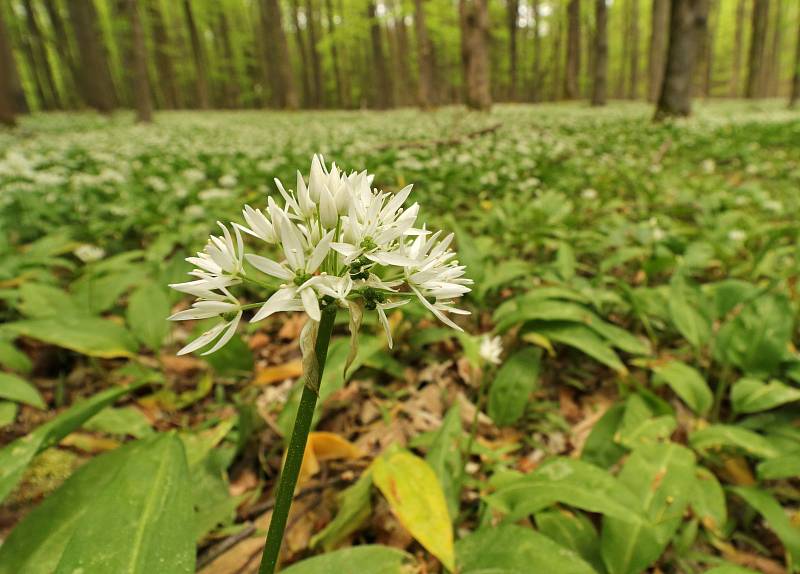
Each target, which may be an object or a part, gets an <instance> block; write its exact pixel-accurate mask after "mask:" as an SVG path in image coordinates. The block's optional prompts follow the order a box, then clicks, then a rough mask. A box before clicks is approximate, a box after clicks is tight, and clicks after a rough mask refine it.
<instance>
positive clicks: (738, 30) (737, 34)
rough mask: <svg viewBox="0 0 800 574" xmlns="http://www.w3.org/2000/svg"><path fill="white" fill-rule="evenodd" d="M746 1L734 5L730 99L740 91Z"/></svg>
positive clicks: (740, 0)
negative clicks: (734, 18)
mask: <svg viewBox="0 0 800 574" xmlns="http://www.w3.org/2000/svg"><path fill="white" fill-rule="evenodd" d="M746 2H747V0H739V1H738V2H737V4H736V24H735V28H734V36H733V66H732V70H731V83H730V87H729V93H730V96H731V97H732V98H735V97H737V96H738V95H739V93H740V90H741V89H742V52H743V50H744V14H745V8H746Z"/></svg>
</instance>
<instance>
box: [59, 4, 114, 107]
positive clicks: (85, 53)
mask: <svg viewBox="0 0 800 574" xmlns="http://www.w3.org/2000/svg"><path fill="white" fill-rule="evenodd" d="M68 7H69V15H70V20H71V22H72V29H73V31H74V32H75V38H76V40H77V44H78V53H79V54H80V73H81V86H82V88H81V91H82V93H83V95H84V99H85V100H86V103H87V104H89V105H90V106H91V107H93V108H95V109H96V110H98V111H99V112H101V113H109V112H111V111H112V109H113V108H114V100H115V98H114V87H113V83H112V81H111V76H110V75H109V68H108V60H107V58H106V51H105V47H104V46H103V40H102V36H101V33H100V24H99V21H98V17H97V11H96V10H95V5H94V2H86V1H85V0H69V2H68Z"/></svg>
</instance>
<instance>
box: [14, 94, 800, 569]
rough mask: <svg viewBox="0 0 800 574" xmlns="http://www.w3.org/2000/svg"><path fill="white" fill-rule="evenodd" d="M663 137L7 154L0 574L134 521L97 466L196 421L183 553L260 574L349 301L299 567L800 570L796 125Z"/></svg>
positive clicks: (133, 147) (251, 125)
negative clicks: (289, 465)
mask: <svg viewBox="0 0 800 574" xmlns="http://www.w3.org/2000/svg"><path fill="white" fill-rule="evenodd" d="M650 116H651V109H650V107H648V106H645V105H640V104H614V105H611V106H609V107H608V108H606V109H601V110H595V109H590V108H588V107H585V106H583V105H577V104H576V105H567V104H560V105H547V104H545V105H541V106H535V107H532V106H517V105H514V106H498V107H496V108H495V110H494V111H492V112H491V114H470V113H467V112H465V111H463V110H460V109H455V108H448V109H443V110H439V111H436V112H431V113H421V112H417V111H412V110H405V111H395V112H386V113H372V112H298V113H272V112H213V113H211V112H209V113H202V114H198V113H189V112H174V113H163V114H160V115H158V116H157V118H156V120H157V121H156V123H155V124H154V125H153V126H133V125H132V123H131V118H130V117H129V116H126V115H118V116H115V117H112V118H103V117H99V116H94V115H85V116H83V115H41V116H36V117H32V118H23V119H22V125H21V127H20V128H19V129H18V130H17V131H15V132H13V133H12V132H3V133H0V445H2V446H3V447H5V448H3V449H2V450H0V501H1V503H2V506H0V540H5V541H6V542H5V543H4V544H2V545H0V574H5V573H11V572H14V573H17V572H25V571H34V570H26V568H32V566H31V565H32V564H44V565H48V564H57V563H58V561H59V560H62V559H63V555H69V552H71V551H72V550H71V548H72V546H71V545H70V544H72V543H70V544H67V538H64V536H65V535H59V536H61V538H59V537H58V536H56V535H55V534H53V532H55V531H51V530H48V529H57V528H60V526H59V523H58V521H57V520H51V518H52V517H53V516H56V517H65V518H64V520H67V518H68V517H70V516H76V515H75V514H70V512H73V513H75V512H78V511H77V510H76V508H78V507H77V506H75V508H72V507H70V506H69V504H68V503H67V502H59V500H66V499H65V498H64V496H65V495H64V492H67V493H68V495H69V497H70V499H71V500H73V501H76V500H77V501H83V502H82V503H81V504H82V505H83V506H80V508H81V509H82V510H81V512H83V509H85V508H91V512H92V513H93V514H91V516H94V517H95V519H93V520H95V521H96V523H97V524H105V523H104V522H103V520H106V519H107V520H108V529H109V531H111V530H113V529H115V528H122V526H120V525H119V524H118V523H119V521H115V520H114V516H115V515H114V511H112V510H108V511H107V514H104V512H106V511H105V510H104V509H103V508H101V507H100V506H98V505H100V504H101V502H96V503H94V502H92V499H93V494H92V493H93V492H94V491H97V492H100V491H108V492H110V493H111V494H114V493H115V491H113V488H114V487H113V486H112V485H111V483H108V482H107V481H106V482H102V480H103V479H102V478H100V477H101V476H105V475H107V473H103V472H100V471H99V470H93V469H94V468H100V467H99V466H98V462H99V464H103V461H104V460H113V459H112V458H105V457H111V456H117V457H118V458H119V459H121V457H123V456H124V455H125V453H126V452H138V453H140V454H139V455H137V456H140V458H141V459H142V460H144V459H146V458H147V457H146V456H145V454H142V453H146V452H149V451H147V450H146V449H147V448H150V447H148V446H147V445H161V444H162V442H163V441H162V442H159V440H158V439H159V437H162V438H163V437H173V435H171V434H170V432H169V431H175V435H174V436H177V437H179V439H180V440H179V441H177V443H176V444H177V445H178V446H177V447H176V448H178V449H179V450H180V449H182V450H183V452H184V453H185V457H186V461H187V464H186V465H185V466H186V472H185V474H186V477H187V478H186V480H187V482H186V488H185V489H184V490H185V492H187V493H189V494H187V495H186V496H187V497H188V498H187V506H186V508H188V509H189V510H188V511H187V512H189V518H188V519H187V520H188V522H186V523H183V527H182V529H183V530H186V531H190V534H189V538H188V539H187V540H188V544H190V546H191V548H190V549H189V554H190V556H189V557H188V558H186V560H185V561H184V565H185V564H188V563H189V562H190V561H191V560H192V559H194V556H195V554H194V551H193V549H195V548H196V551H197V552H196V567H197V569H198V570H202V569H205V572H208V573H222V574H226V573H234V572H252V571H254V569H255V568H257V564H258V559H259V556H260V551H261V547H262V546H263V534H264V531H265V528H266V525H267V524H268V523H269V516H270V511H271V509H272V504H273V498H272V491H273V488H274V486H275V483H276V479H277V476H278V471H279V469H280V465H281V458H282V453H283V449H284V445H285V441H286V439H287V437H288V434H289V430H290V429H291V428H292V424H293V422H294V415H295V412H296V410H297V403H298V402H299V399H300V392H301V389H302V378H301V374H302V370H303V360H302V358H301V345H302V344H303V342H304V341H306V342H307V341H308V336H309V335H308V332H309V326H310V325H313V324H314V323H315V322H316V321H319V320H320V317H321V315H322V314H323V313H324V312H325V310H326V308H331V307H333V306H335V307H337V308H338V309H340V312H339V313H338V315H337V316H336V323H335V325H334V331H333V339H332V340H331V345H330V349H329V352H328V361H327V366H326V369H325V372H324V375H323V378H322V381H321V384H320V387H319V389H318V391H319V396H320V403H319V405H318V407H317V411H316V415H315V417H314V421H313V424H314V428H313V432H312V434H311V438H310V447H309V450H307V453H306V459H305V462H304V464H303V467H302V469H301V474H300V482H299V486H298V491H297V492H298V494H297V497H296V500H295V505H294V507H293V509H292V513H291V515H290V519H289V527H288V530H287V537H286V545H285V548H284V552H283V557H284V560H285V561H286V562H298V561H301V560H303V559H307V558H308V557H311V556H313V555H316V554H327V553H333V552H335V551H336V550H337V549H339V548H341V547H350V546H364V545H372V546H371V548H372V549H373V550H374V551H375V554H374V555H370V556H367V555H366V554H364V555H360V556H359V558H358V559H363V560H366V562H365V563H371V564H373V565H383V564H385V565H387V566H386V568H389V567H390V566H391V565H394V566H393V567H395V568H400V566H399V564H401V563H406V564H413V565H415V566H416V567H417V568H419V569H421V570H420V571H423V572H442V571H444V567H445V566H446V567H448V568H450V569H452V567H453V566H454V565H457V567H458V569H459V572H461V573H462V574H469V573H470V572H478V571H481V570H482V569H488V568H490V567H491V568H497V569H498V570H503V571H504V572H505V571H509V572H523V571H526V570H524V568H526V567H534V566H535V571H540V572H556V571H558V572H562V571H563V572H574V573H577V574H591V573H595V574H604V573H608V574H635V573H638V572H642V571H646V570H647V569H653V570H652V571H655V572H663V573H678V572H680V573H692V574H693V573H698V574H699V573H700V572H705V571H707V570H709V569H711V568H713V567H722V568H721V569H720V570H718V572H719V574H723V573H728V574H730V573H734V572H735V573H739V572H763V573H765V574H774V573H779V572H788V571H791V568H797V566H798V564H800V528H798V526H797V525H798V523H800V522H799V521H800V511H799V510H798V508H799V507H800V503H799V502H798V501H800V481H799V480H798V477H799V476H800V467H798V464H797V460H798V458H800V429H798V426H797V420H798V418H800V354H798V352H797V349H796V345H798V344H800V340H798V336H797V318H798V308H799V307H800V299H799V298H800V295H798V292H797V279H798V272H799V271H800V267H799V266H798V249H800V216H799V215H798V214H800V114H798V113H797V112H794V113H793V112H790V111H787V110H786V109H785V107H784V104H783V102H762V103H759V104H750V103H742V102H711V103H705V104H704V103H702V102H701V103H698V105H697V109H696V115H695V117H694V118H692V119H690V120H688V121H682V122H678V123H667V124H660V125H655V124H652V123H651V122H650ZM315 154H319V157H315ZM334 163H335V166H334ZM298 172H299V174H298ZM217 222H220V223H217ZM209 236H211V239H209ZM187 258H188V261H187V260H186V259H187ZM187 273H192V275H191V276H187ZM170 285H171V286H172V287H174V289H170V288H169V286H170ZM168 317H171V318H172V319H175V320H176V321H175V322H169V321H167V318H168ZM309 318H310V319H311V321H309ZM354 333H355V334H354ZM351 337H352V339H351ZM201 353H208V354H202V355H201ZM124 384H131V385H134V386H135V388H134V389H133V390H131V391H129V392H127V391H126V392H125V393H122V392H119V394H116V395H114V394H113V393H115V392H118V391H119V389H121V388H122V387H121V385H124ZM109 393H112V394H109ZM87 399H88V400H87ZM82 400H83V401H85V402H83V403H82V402H80V401H82ZM115 400H116V402H114V401H115ZM91 401H97V405H98V406H97V407H96V408H95V410H92V411H91V413H90V414H86V413H88V412H89V411H86V412H85V413H84V414H82V415H81V416H72V417H71V418H70V417H69V416H64V413H70V412H72V413H75V412H78V411H75V410H74V409H76V408H77V409H81V408H84V410H85V407H82V406H81V405H84V406H85V405H87V404H90V403H91ZM106 405H110V406H106ZM102 407H106V408H104V409H103V410H101V408H102ZM69 408H72V409H73V410H72V411H69V410H68V409H69ZM87 408H88V407H87ZM92 408H94V407H92ZM42 425H45V426H44V427H43V426H42ZM42 428H44V429H45V430H44V431H42V430H41V429H42ZM23 437H28V438H26V439H23V440H24V441H25V442H24V443H23V442H14V441H15V440H17V439H20V438H23ZM31 437H32V438H31ZM173 438H174V437H173ZM164 440H167V438H164ZM37 441H38V442H37ZM134 441H138V442H136V443H135V444H132V443H134ZM34 443H35V444H34ZM22 444H25V445H30V444H34V446H33V447H30V446H26V447H25V449H27V450H25V449H23V450H24V452H23V451H21V450H20V448H21V446H20V445H22ZM164 444H166V443H164ZM137 445H139V446H137ZM141 445H144V446H141ZM156 448H167V447H166V446H157V447H153V449H156ZM170 448H171V447H170ZM125 449H128V451H126V450H125ZM136 449H140V450H138V451H137V450H136ZM20 452H23V455H20ZM152 452H161V451H156V450H152ZM107 453H110V454H107ZM153 456H155V455H153ZM159 456H161V455H159ZM153 460H156V459H155V458H154V459H153ZM142 464H144V463H142ZM92 465H95V466H92ZM123 466H124V465H123ZM146 468H150V467H146V466H142V467H141V469H140V470H137V472H138V473H139V474H142V473H144V474H147V473H148V471H147V470H142V469H146ZM153 468H155V467H153ZM79 469H80V470H79ZM93 472H94V473H95V475H96V482H92V481H91V480H89V479H88V478H83V477H85V476H90V477H91V476H95V475H92V474H91V473H93ZM120 472H122V471H120ZM176 472H177V471H176ZM181 472H183V471H181ZM70 476H72V477H73V478H72V479H69V481H68V482H67V484H66V487H65V488H66V490H65V488H59V487H61V485H62V484H63V483H64V481H65V480H67V479H68V478H69V477H70ZM176 476H177V475H176ZM76 477H77V478H76ZM175 481H178V478H175ZM178 483H179V481H178V482H175V484H178ZM81 488H83V489H84V490H81ZM111 494H109V495H108V496H109V497H111ZM128 494H130V493H128ZM128 494H126V495H125V496H128ZM114 495H115V496H117V495H119V496H121V494H119V493H117V494H114ZM59 496H61V497H62V498H61V499H59ZM82 496H83V498H81V497H82ZM130 496H131V497H134V495H133V494H130ZM164 496H165V497H166V498H165V500H166V499H170V500H172V499H177V498H180V497H178V496H177V495H174V496H173V495H170V496H167V494H165V495H164ZM101 498H102V497H101ZM134 498H135V497H134ZM76 504H77V503H73V505H76ZM92 504H94V506H92ZM48 505H49V506H48ZM164 508H167V510H168V511H169V512H172V510H170V509H171V508H172V507H169V505H165V506H164ZM165 512H166V511H165ZM174 512H175V513H179V512H178V510H175V511H174ZM65 524H66V522H65ZM451 526H452V528H451ZM64 528H65V529H66V528H67V527H64ZM176 530H181V528H176ZM66 531H67V530H59V532H66ZM114 531H115V532H121V531H118V530H114ZM70 536H72V535H71V534H70ZM62 538H63V543H62V542H59V540H62ZM43 540H49V541H51V543H50V544H46V545H45V544H43V543H42V541H43ZM70 540H71V538H70ZM76 544H77V543H76ZM59 545H60V546H59ZM386 547H389V548H392V549H394V550H391V553H390V554H386V552H389V551H388V550H386ZM331 555H333V554H331ZM565 557H566V558H565ZM354 559H355V558H354ZM65 560H66V559H65ZM317 560H318V559H317ZM370 561H372V562H370ZM68 562H69V561H68V560H67V562H65V563H68ZM300 563H301V564H302V562H300ZM305 564H311V562H306V563H305ZM318 564H320V563H318ZM531 565H533V566H531ZM725 565H727V566H728V567H729V568H731V569H727V570H726V569H724V566H725ZM735 566H737V567H739V568H741V569H740V570H735V569H733V568H734V567H735ZM375 567H376V568H377V566H375ZM567 567H569V568H572V569H570V570H566V569H565V568H567ZM315 571H317V570H299V569H298V570H297V573H298V574H300V573H301V572H315ZM319 571H324V570H319ZM363 571H364V572H369V570H368V569H365V570H363ZM385 571H386V572H394V571H396V570H390V569H387V570H385ZM397 571H399V570H397ZM527 571H531V570H527ZM647 571H650V570H647Z"/></svg>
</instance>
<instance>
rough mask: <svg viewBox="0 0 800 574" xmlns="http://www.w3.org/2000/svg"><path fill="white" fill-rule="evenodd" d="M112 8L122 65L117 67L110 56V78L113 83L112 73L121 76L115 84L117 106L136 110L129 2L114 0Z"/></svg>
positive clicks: (114, 30)
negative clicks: (132, 91)
mask: <svg viewBox="0 0 800 574" xmlns="http://www.w3.org/2000/svg"><path fill="white" fill-rule="evenodd" d="M110 8H111V10H112V14H111V31H112V34H113V36H114V41H115V43H116V45H117V51H118V52H119V59H120V63H121V65H115V64H114V62H111V59H110V58H111V55H110V54H109V55H108V57H109V77H111V80H112V82H113V81H114V77H113V75H112V71H114V72H115V73H117V74H118V75H119V81H118V82H116V83H115V90H116V93H117V98H118V101H117V104H119V105H121V106H122V107H127V108H134V107H136V106H135V103H134V101H133V94H131V93H130V92H131V88H132V87H133V84H134V82H135V80H134V78H133V69H132V68H131V65H130V63H131V62H133V42H132V41H131V39H132V34H131V24H130V17H129V15H128V12H129V9H128V0H114V1H113V2H112V3H111V6H110Z"/></svg>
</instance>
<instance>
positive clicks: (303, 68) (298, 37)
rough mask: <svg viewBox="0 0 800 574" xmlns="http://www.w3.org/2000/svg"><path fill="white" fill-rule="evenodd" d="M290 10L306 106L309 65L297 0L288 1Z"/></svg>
mask: <svg viewBox="0 0 800 574" xmlns="http://www.w3.org/2000/svg"><path fill="white" fill-rule="evenodd" d="M268 1H270V2H276V3H277V2H278V0H268ZM290 4H291V10H292V19H293V21H294V31H295V32H294V39H295V43H296V44H297V52H298V54H299V55H300V78H301V80H302V85H303V106H305V107H308V106H310V105H312V102H313V98H312V95H311V79H310V77H309V72H310V70H311V67H310V66H309V65H308V59H309V57H308V53H307V50H306V43H305V42H304V41H303V31H302V28H300V10H299V8H298V6H297V0H292V1H291V2H290Z"/></svg>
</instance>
